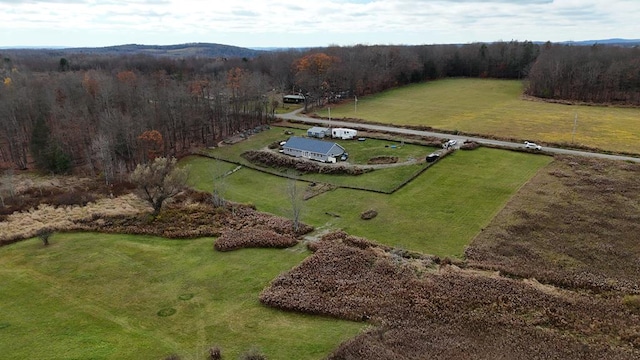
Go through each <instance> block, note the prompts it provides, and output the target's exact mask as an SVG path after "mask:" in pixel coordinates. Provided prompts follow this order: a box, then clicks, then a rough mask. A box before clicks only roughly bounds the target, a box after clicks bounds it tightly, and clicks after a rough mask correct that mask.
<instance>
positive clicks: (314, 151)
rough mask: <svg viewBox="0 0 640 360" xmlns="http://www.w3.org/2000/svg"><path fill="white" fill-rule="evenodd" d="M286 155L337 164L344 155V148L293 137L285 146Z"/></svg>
mask: <svg viewBox="0 0 640 360" xmlns="http://www.w3.org/2000/svg"><path fill="white" fill-rule="evenodd" d="M282 150H283V152H284V153H285V154H287V155H291V156H294V157H301V158H305V159H312V160H317V161H322V162H330V163H335V162H336V158H337V157H339V156H340V155H342V154H344V152H345V151H344V148H343V147H342V146H340V145H338V144H336V143H334V142H329V141H322V140H316V139H309V138H303V137H298V136H292V137H290V138H289V140H287V142H286V143H285V144H284V145H283V147H282Z"/></svg>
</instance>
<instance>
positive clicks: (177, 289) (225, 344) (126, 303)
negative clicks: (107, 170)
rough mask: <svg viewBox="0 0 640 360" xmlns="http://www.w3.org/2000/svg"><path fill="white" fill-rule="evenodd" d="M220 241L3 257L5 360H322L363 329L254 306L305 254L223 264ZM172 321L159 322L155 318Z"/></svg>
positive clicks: (150, 242) (114, 245) (93, 241)
mask: <svg viewBox="0 0 640 360" xmlns="http://www.w3.org/2000/svg"><path fill="white" fill-rule="evenodd" d="M212 245H213V239H211V238H202V239H197V240H167V239H162V238H156V237H148V236H132V235H106V234H94V233H75V234H65V233H62V234H56V235H55V236H54V237H53V238H52V240H51V245H49V246H47V247H45V246H43V245H42V242H41V241H39V240H37V239H32V240H27V241H23V242H20V243H17V244H13V245H11V246H5V247H1V248H0V259H1V260H2V266H1V267H0V294H2V296H1V297H0V309H1V311H0V358H2V359H5V360H9V359H16V360H22V359H33V358H44V359H164V358H166V357H167V356H169V355H171V354H176V355H179V356H180V358H181V359H205V358H207V355H208V349H209V348H210V347H212V346H219V347H220V348H221V349H222V353H223V356H224V358H225V359H238V358H239V357H240V355H241V354H244V353H246V352H248V351H250V350H257V351H259V352H261V353H263V354H265V355H266V356H267V357H268V358H269V359H320V358H323V357H325V356H326V355H327V354H329V352H331V351H332V350H333V349H334V348H335V347H337V346H338V345H339V344H340V343H341V342H343V341H345V340H347V339H349V338H351V337H353V336H355V335H356V334H358V333H360V332H361V330H362V329H363V328H364V327H365V325H364V324H363V323H355V322H348V321H342V320H336V319H331V318H325V317H314V316H309V315H303V314H298V313H292V312H283V311H279V310H275V309H271V308H268V307H265V306H263V305H261V304H260V303H259V301H258V295H259V293H260V291H262V290H263V289H264V288H265V287H266V286H267V285H268V283H269V282H270V281H271V280H272V279H274V278H275V277H276V276H277V275H278V274H280V273H281V272H283V271H286V270H288V269H290V268H292V267H293V266H295V265H297V264H298V263H300V261H302V260H303V259H304V258H306V257H307V256H308V254H309V252H308V251H306V250H304V249H303V248H300V247H296V248H292V249H287V250H275V249H245V250H240V251H234V252H226V253H220V252H217V251H214V250H213V246H212ZM173 310H175V313H174V314H173V315H170V316H164V317H163V316H160V315H159V312H160V311H165V312H169V313H170V312H172V311H173Z"/></svg>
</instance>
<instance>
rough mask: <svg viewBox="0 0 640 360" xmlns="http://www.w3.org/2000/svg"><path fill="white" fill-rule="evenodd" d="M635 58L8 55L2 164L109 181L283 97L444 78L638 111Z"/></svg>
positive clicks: (605, 50)
mask: <svg viewBox="0 0 640 360" xmlns="http://www.w3.org/2000/svg"><path fill="white" fill-rule="evenodd" d="M639 51H640V50H639V49H638V48H616V47H602V46H593V47H579V46H559V45H552V44H549V43H547V44H544V45H539V44H536V43H532V42H528V41H525V42H517V41H511V42H497V43H490V44H483V43H474V44H466V45H422V46H393V45H384V46H383V45H376V46H365V45H357V46H348V47H341V46H329V47H326V48H314V49H308V50H304V51H300V50H287V51H274V52H266V53H262V54H260V55H259V56H257V57H254V58H229V59H226V58H211V57H195V56H194V57H187V58H183V59H173V58H167V57H152V56H149V55H119V56H116V55H104V54H92V53H90V52H89V53H78V54H68V53H65V54H64V57H60V54H59V53H56V52H53V51H45V50H40V51H35V50H4V51H3V52H2V53H1V54H0V58H1V59H2V64H1V65H0V79H2V84H1V86H0V122H1V124H0V126H1V128H2V132H1V133H0V161H1V162H2V163H4V164H5V165H8V166H12V167H15V168H18V169H27V168H30V167H37V168H39V169H41V170H44V171H47V172H53V173H64V172H69V171H72V170H73V171H82V172H84V173H89V174H101V175H102V176H104V178H105V180H106V181H107V182H110V181H113V180H114V179H115V178H116V177H117V176H118V175H119V174H126V173H128V172H130V171H131V170H133V169H134V168H135V166H136V165H137V164H139V163H143V162H146V161H148V160H150V159H153V158H155V157H158V156H180V155H182V154H186V153H189V151H190V150H192V149H193V148H197V147H203V146H213V145H215V144H216V143H217V142H218V141H219V140H221V139H224V138H226V137H228V136H231V135H234V134H238V133H241V132H243V131H246V130H248V129H252V128H255V127H258V126H260V125H264V124H266V123H268V122H269V120H270V118H271V117H272V116H273V114H274V111H275V109H276V108H277V107H278V106H279V105H281V100H282V98H281V95H282V94H287V93H301V94H304V95H305V96H306V98H307V103H306V104H305V105H306V106H314V105H323V104H325V103H327V102H331V101H341V100H343V99H345V98H348V97H353V96H363V95H367V94H373V93H377V92H380V91H383V90H386V89H389V88H393V87H397V86H402V85H407V84H410V83H418V82H423V81H428V80H435V79H441V78H446V77H480V78H503V79H527V80H528V84H529V86H528V88H527V93H528V94H530V95H533V96H539V97H545V98H562V99H570V100H581V101H593V102H625V103H631V104H635V105H640V96H639V95H638V89H639V88H640V71H638V69H639V68H640V65H639V64H640V60H639V59H640V57H639V56H638V52H639Z"/></svg>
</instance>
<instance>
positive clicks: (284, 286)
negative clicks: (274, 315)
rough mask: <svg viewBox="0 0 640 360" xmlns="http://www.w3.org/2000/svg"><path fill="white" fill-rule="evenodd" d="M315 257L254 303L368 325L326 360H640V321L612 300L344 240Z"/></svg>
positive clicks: (323, 244) (327, 243)
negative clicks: (371, 325) (639, 357)
mask: <svg viewBox="0 0 640 360" xmlns="http://www.w3.org/2000/svg"><path fill="white" fill-rule="evenodd" d="M313 247H314V248H315V249H316V252H315V254H314V255H313V256H311V257H309V258H307V259H306V260H305V261H304V262H303V263H302V264H300V265H299V266H298V267H296V268H295V269H293V270H291V271H290V272H288V273H286V274H283V275H280V276H279V277H278V278H276V279H275V280H274V281H273V282H272V283H271V285H270V286H269V287H268V288H267V289H265V290H264V291H263V292H262V294H261V295H260V300H261V301H262V302H263V303H264V304H266V305H268V306H273V307H276V308H280V309H284V310H291V311H299V312H304V313H310V314H319V315H328V316H336V317H339V318H345V319H351V320H366V321H369V322H370V323H371V324H373V325H375V327H374V328H372V329H370V330H369V331H368V332H365V333H363V334H361V335H359V336H357V337H356V338H354V339H352V340H349V341H347V342H345V343H343V344H342V345H341V346H340V347H339V348H338V349H336V350H335V351H334V353H333V354H332V355H331V356H330V358H332V359H427V358H428V359H470V358H473V359H498V358H500V359H586V358H592V359H597V358H606V359H637V358H638V356H640V326H639V325H640V313H638V311H637V309H631V308H629V307H626V306H625V305H624V304H623V303H622V302H621V301H620V300H619V299H617V298H599V297H594V296H589V295H585V294H581V293H579V292H572V291H564V290H558V289H554V288H552V287H546V286H543V285H541V284H539V283H537V282H535V281H520V280H515V279H510V278H504V277H500V276H498V275H497V274H495V273H488V272H487V273H483V272H480V271H477V270H463V269H460V268H458V267H457V266H455V265H449V264H447V263H448V262H447V261H440V260H439V259H437V258H433V257H428V256H416V254H402V253H399V252H397V251H394V250H393V249H390V248H388V247H383V246H379V245H376V244H374V243H371V242H368V241H366V240H364V239H358V238H355V237H352V236H349V235H347V234H345V233H332V234H329V235H327V236H325V237H324V238H323V239H322V240H320V241H319V242H318V244H314V246H313ZM435 262H439V263H440V265H439V266H438V265H435Z"/></svg>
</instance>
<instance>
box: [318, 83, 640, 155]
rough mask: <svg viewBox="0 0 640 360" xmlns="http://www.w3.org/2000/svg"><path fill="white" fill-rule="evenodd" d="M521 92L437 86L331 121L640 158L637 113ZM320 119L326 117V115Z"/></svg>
mask: <svg viewBox="0 0 640 360" xmlns="http://www.w3.org/2000/svg"><path fill="white" fill-rule="evenodd" d="M523 86H524V85H523V83H522V82H521V81H516V80H493V79H445V80H438V81H432V82H426V83H422V84H415V85H410V86H405V87H401V88H397V89H393V90H389V91H386V92H383V93H380V94H375V95H371V96H366V97H361V98H358V107H357V112H356V109H355V107H354V106H353V103H352V102H350V103H345V104H343V105H332V106H331V117H332V118H334V119H339V118H361V119H365V120H369V121H376V122H381V123H388V124H398V125H424V126H431V127H433V128H436V129H444V130H459V131H463V132H467V133H475V134H487V135H497V136H500V137H506V138H516V139H530V140H532V141H539V142H554V143H571V142H572V141H574V142H575V143H576V144H581V145H586V146H591V147H598V148H601V149H604V150H610V151H624V152H632V153H640V146H638V144H640V109H637V108H635V109H634V108H618V107H603V106H577V105H576V106H569V105H562V104H549V103H544V102H538V101H528V100H523V99H522V96H521V95H522V91H523ZM319 115H321V116H324V117H328V111H327V110H326V109H325V110H324V111H320V112H319ZM576 115H577V126H576V131H575V137H574V135H573V134H574V133H573V128H574V120H575V118H576Z"/></svg>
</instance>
